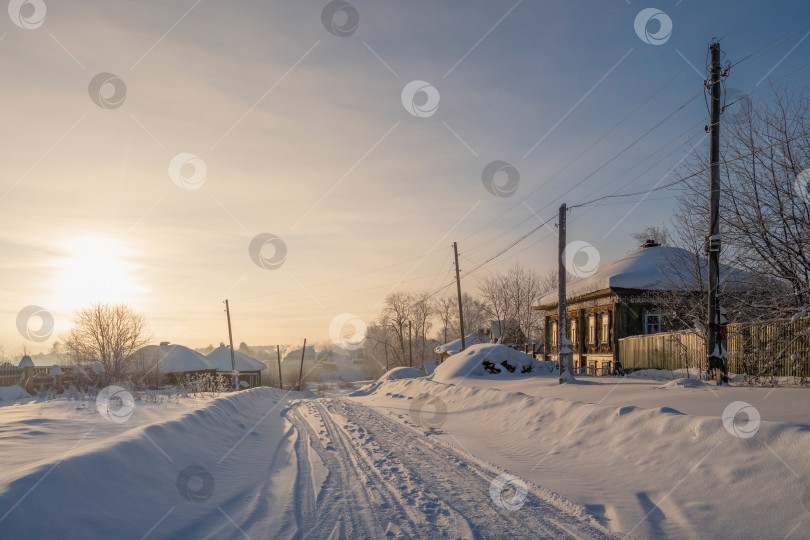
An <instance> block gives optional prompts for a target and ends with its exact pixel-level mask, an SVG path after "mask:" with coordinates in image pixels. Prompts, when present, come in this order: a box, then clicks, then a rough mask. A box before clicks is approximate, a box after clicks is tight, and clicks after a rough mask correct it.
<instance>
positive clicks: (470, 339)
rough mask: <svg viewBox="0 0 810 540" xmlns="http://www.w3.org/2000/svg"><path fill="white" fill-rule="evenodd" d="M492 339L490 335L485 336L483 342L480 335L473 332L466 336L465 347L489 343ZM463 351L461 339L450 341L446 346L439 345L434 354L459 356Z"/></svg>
mask: <svg viewBox="0 0 810 540" xmlns="http://www.w3.org/2000/svg"><path fill="white" fill-rule="evenodd" d="M489 342H490V338H489V336H488V335H486V334H485V335H484V336H483V341H482V340H481V339H480V338H479V336H478V334H477V333H475V332H473V333H472V334H470V335H468V336H466V337H465V338H464V345H466V346H467V347H469V346H470V345H475V344H477V343H489ZM460 350H461V338H459V339H456V340H453V341H450V342H449V343H445V344H444V345H439V346H438V347H436V348H435V349H433V352H435V353H436V354H444V353H447V354H458V351H460Z"/></svg>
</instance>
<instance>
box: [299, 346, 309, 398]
mask: <svg viewBox="0 0 810 540" xmlns="http://www.w3.org/2000/svg"><path fill="white" fill-rule="evenodd" d="M306 352H307V338H304V347H303V348H302V349H301V367H300V368H298V390H299V391H301V379H302V378H303V377H304V354H306Z"/></svg>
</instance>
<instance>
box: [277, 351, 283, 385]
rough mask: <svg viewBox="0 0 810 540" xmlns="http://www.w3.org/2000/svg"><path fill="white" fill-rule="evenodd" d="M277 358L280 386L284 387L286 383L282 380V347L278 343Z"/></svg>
mask: <svg viewBox="0 0 810 540" xmlns="http://www.w3.org/2000/svg"><path fill="white" fill-rule="evenodd" d="M276 360H278V387H279V389H283V388H284V383H282V382H281V349H280V348H279V346H278V345H276Z"/></svg>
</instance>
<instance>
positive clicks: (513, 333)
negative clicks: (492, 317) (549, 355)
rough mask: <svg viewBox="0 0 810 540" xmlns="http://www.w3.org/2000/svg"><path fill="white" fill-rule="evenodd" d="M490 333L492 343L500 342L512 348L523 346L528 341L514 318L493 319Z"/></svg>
mask: <svg viewBox="0 0 810 540" xmlns="http://www.w3.org/2000/svg"><path fill="white" fill-rule="evenodd" d="M489 334H490V337H491V339H492V343H500V344H501V345H506V346H508V347H512V348H515V347H523V346H524V345H526V341H527V339H526V334H524V333H523V330H522V329H521V328H520V324H519V323H518V322H517V321H516V320H514V319H508V320H499V321H491V322H490V325H489Z"/></svg>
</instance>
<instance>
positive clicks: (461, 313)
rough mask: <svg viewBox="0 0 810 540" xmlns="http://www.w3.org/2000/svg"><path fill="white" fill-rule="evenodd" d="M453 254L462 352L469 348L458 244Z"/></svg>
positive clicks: (454, 246)
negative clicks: (465, 325) (465, 327)
mask: <svg viewBox="0 0 810 540" xmlns="http://www.w3.org/2000/svg"><path fill="white" fill-rule="evenodd" d="M453 253H455V255H456V289H458V323H459V326H460V327H461V350H462V351H463V350H464V349H466V348H467V344H466V343H465V342H464V310H463V309H462V307H461V277H460V276H459V271H458V244H457V243H456V242H453Z"/></svg>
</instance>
